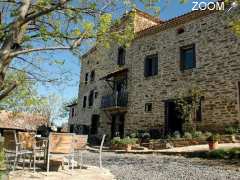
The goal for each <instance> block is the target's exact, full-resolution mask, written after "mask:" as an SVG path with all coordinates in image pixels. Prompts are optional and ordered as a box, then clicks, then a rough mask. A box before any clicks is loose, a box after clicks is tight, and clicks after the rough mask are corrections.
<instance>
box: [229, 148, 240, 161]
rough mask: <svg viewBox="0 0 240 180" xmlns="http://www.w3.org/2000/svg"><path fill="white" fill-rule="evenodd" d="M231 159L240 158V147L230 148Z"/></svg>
mask: <svg viewBox="0 0 240 180" xmlns="http://www.w3.org/2000/svg"><path fill="white" fill-rule="evenodd" d="M228 156H229V158H230V159H240V148H232V149H229V150H228Z"/></svg>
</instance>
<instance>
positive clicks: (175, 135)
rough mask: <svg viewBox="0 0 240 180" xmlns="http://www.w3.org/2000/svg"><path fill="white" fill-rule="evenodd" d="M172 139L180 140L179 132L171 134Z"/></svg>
mask: <svg viewBox="0 0 240 180" xmlns="http://www.w3.org/2000/svg"><path fill="white" fill-rule="evenodd" d="M173 138H175V139H180V138H181V134H180V132H179V131H175V132H174V133H173Z"/></svg>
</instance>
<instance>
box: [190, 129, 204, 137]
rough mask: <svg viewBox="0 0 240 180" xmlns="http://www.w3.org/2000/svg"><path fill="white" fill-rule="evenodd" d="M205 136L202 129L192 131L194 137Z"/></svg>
mask: <svg viewBox="0 0 240 180" xmlns="http://www.w3.org/2000/svg"><path fill="white" fill-rule="evenodd" d="M202 136H203V133H202V132H201V131H193V132H192V137H193V138H200V137H202Z"/></svg>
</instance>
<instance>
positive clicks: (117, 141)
mask: <svg viewBox="0 0 240 180" xmlns="http://www.w3.org/2000/svg"><path fill="white" fill-rule="evenodd" d="M137 140H138V139H136V138H123V139H121V138H120V137H115V138H113V140H112V141H111V144H113V145H127V144H136V143H137Z"/></svg>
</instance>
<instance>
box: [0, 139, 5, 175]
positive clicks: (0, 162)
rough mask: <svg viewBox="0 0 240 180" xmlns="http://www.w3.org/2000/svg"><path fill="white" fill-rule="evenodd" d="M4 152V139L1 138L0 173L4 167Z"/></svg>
mask: <svg viewBox="0 0 240 180" xmlns="http://www.w3.org/2000/svg"><path fill="white" fill-rule="evenodd" d="M4 159H5V158H4V151H3V139H2V137H1V136H0V171H1V169H2V168H3V167H4Z"/></svg>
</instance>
